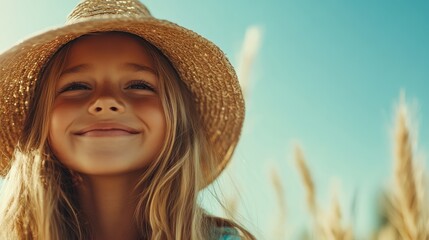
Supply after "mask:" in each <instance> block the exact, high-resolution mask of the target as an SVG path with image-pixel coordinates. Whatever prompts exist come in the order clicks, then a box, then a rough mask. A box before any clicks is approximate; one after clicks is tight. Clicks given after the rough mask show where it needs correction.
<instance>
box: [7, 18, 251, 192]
mask: <svg viewBox="0 0 429 240" xmlns="http://www.w3.org/2000/svg"><path fill="white" fill-rule="evenodd" d="M108 31H121V32H128V33H132V34H135V35H138V36H140V37H142V38H144V39H145V40H147V41H148V42H150V43H151V44H153V45H154V46H155V47H157V48H158V49H159V50H160V51H161V52H162V53H163V54H164V55H165V56H166V57H167V58H168V59H169V60H170V62H171V63H172V64H173V66H174V68H175V69H176V71H177V72H178V74H179V76H180V78H181V80H182V81H183V82H184V83H185V84H186V85H187V86H188V88H189V89H190V90H191V92H192V93H193V95H194V97H195V103H196V104H197V112H198V114H199V115H200V118H201V121H202V124H203V127H204V129H205V132H206V134H207V138H208V140H209V142H210V144H212V146H213V147H214V151H215V154H216V155H217V157H218V158H217V161H218V162H217V163H215V164H213V165H215V166H216V169H213V170H208V169H204V171H205V172H204V176H206V179H205V180H206V185H208V184H209V183H211V182H212V181H213V180H214V179H215V178H216V177H217V176H218V175H219V174H220V173H221V172H222V170H223V169H224V168H225V166H226V165H227V163H228V162H229V160H230V158H231V156H232V154H233V152H234V149H235V147H236V145H237V142H238V139H239V136H240V133H241V128H242V125H243V120H244V100H243V96H242V92H241V88H240V86H239V82H238V80H237V76H236V74H235V71H234V69H233V67H232V66H231V64H230V63H229V61H228V59H227V58H226V56H225V54H224V53H223V52H222V51H221V50H220V49H219V48H218V47H217V46H216V45H214V44H213V43H211V42H210V41H208V40H207V39H205V38H203V37H201V36H200V35H198V34H197V33H195V32H193V31H191V30H188V29H186V28H183V27H181V26H178V25H176V24H174V23H171V22H169V21H166V20H158V19H155V18H149V17H148V18H143V19H135V18H116V19H115V18H111V17H109V18H102V17H100V18H98V19H91V20H90V21H85V19H83V20H82V21H79V22H75V23H73V24H69V25H65V26H63V27H60V28H57V29H53V30H50V31H47V32H45V33H42V34H39V35H37V36H34V37H31V38H29V39H27V40H25V41H23V42H21V43H19V44H18V45H16V46H14V47H12V48H11V49H9V50H7V51H6V52H4V53H2V54H1V55H0V114H1V115H0V125H1V126H2V128H1V130H0V138H1V147H0V148H1V159H0V173H1V175H3V176H4V175H5V174H7V172H8V170H9V168H10V163H9V161H10V159H11V156H12V154H13V151H14V147H15V146H16V144H17V142H18V139H19V136H20V135H21V131H22V127H23V124H24V120H25V117H26V115H27V112H28V104H29V101H30V96H31V95H32V94H33V91H34V85H35V82H36V80H37V76H38V75H39V72H40V70H41V69H42V67H43V66H44V64H45V63H46V62H47V61H48V59H49V58H50V57H51V56H52V55H53V54H54V53H55V52H56V51H57V50H58V49H59V48H60V47H61V46H63V45H64V44H66V43H67V42H69V41H71V40H74V39H76V38H78V37H80V36H82V35H85V34H87V33H91V32H108ZM201 164H202V166H203V167H204V166H207V164H206V163H204V162H202V163H201Z"/></svg>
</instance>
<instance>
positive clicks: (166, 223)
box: [0, 32, 254, 240]
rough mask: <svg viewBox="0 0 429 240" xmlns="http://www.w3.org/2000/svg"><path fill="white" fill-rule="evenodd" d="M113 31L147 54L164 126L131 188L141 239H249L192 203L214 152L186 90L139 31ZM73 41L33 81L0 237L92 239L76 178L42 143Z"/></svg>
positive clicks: (0, 200)
mask: <svg viewBox="0 0 429 240" xmlns="http://www.w3.org/2000/svg"><path fill="white" fill-rule="evenodd" d="M93 34H104V33H91V34H90V35H93ZM116 34H126V35H128V36H132V37H133V38H135V39H138V41H140V42H141V44H142V45H143V46H144V47H145V49H146V50H147V51H148V52H149V54H150V55H151V57H152V59H153V61H154V63H155V70H156V72H157V75H158V78H159V84H160V88H159V89H160V96H161V102H162V105H163V109H164V114H165V117H166V123H167V124H166V128H167V129H166V136H165V139H166V140H165V144H164V146H162V149H161V153H160V154H159V156H158V158H157V159H156V161H153V162H152V163H151V164H150V165H149V166H148V168H147V170H146V171H144V173H142V175H141V177H140V179H139V182H138V184H137V185H136V186H135V187H134V190H135V191H136V192H137V194H138V197H139V198H138V202H137V206H136V209H135V212H134V218H135V219H134V221H135V223H136V225H137V227H138V231H139V236H140V237H141V238H142V239H153V240H155V239H158V240H160V239H169V240H170V239H171V240H172V239H211V238H215V237H216V236H213V231H212V229H213V227H216V226H219V225H224V226H228V227H234V228H236V229H237V230H239V231H240V232H241V234H242V236H243V237H244V239H254V237H253V236H252V235H251V234H250V233H248V232H247V231H246V230H245V229H244V228H242V227H241V226H240V225H238V224H237V223H235V222H233V221H230V220H226V219H221V218H217V217H214V216H210V215H209V214H207V213H206V212H205V211H204V210H203V209H202V208H201V207H200V206H199V205H198V202H197V195H198V192H199V190H200V189H201V188H202V187H203V186H204V185H205V184H206V183H205V178H204V174H203V169H211V168H213V167H214V166H211V165H210V164H211V163H213V162H215V161H214V159H215V158H216V157H217V156H216V155H215V154H214V153H213V150H212V148H211V146H210V144H209V142H208V140H207V139H208V138H207V136H206V135H205V132H204V129H203V127H202V125H201V123H200V118H199V116H198V114H197V111H196V109H195V102H194V98H193V96H192V93H191V92H190V91H189V90H188V88H187V87H186V86H185V84H184V83H183V82H182V81H181V80H180V78H179V76H178V74H177V73H176V71H175V69H174V68H173V66H172V64H171V63H170V62H169V60H168V59H167V58H166V57H165V56H164V55H163V54H162V53H161V52H160V51H159V50H158V49H157V48H155V47H154V46H152V45H151V44H149V43H148V42H146V41H145V40H143V39H142V38H140V37H138V36H135V35H132V34H128V33H117V32H116ZM74 41H76V40H73V41H71V42H69V43H67V44H66V45H64V46H63V47H61V48H60V49H59V50H58V51H57V52H56V53H55V54H54V55H53V57H51V59H50V60H49V61H48V62H47V64H46V65H45V66H44V68H43V69H42V71H41V73H40V76H39V81H37V83H36V86H35V90H34V95H33V97H32V99H31V101H30V105H29V112H28V116H27V118H26V121H25V124H24V128H23V132H22V136H21V138H20V139H19V143H18V145H17V146H16V149H15V153H14V156H13V157H12V159H11V169H10V171H9V172H8V174H7V175H6V177H5V179H4V182H3V186H2V190H1V193H0V229H1V231H0V239H91V232H90V227H89V223H88V221H87V219H86V218H85V216H83V214H82V212H81V209H80V206H79V203H78V201H77V191H76V184H78V183H76V182H75V181H74V177H73V174H72V173H71V171H70V170H69V169H67V168H66V167H65V166H64V165H62V164H61V162H60V161H59V160H58V159H56V157H55V155H54V154H53V153H52V151H51V150H50V147H49V142H48V133H49V125H50V124H49V119H50V113H51V109H52V105H53V102H54V98H55V90H54V89H55V82H56V80H57V79H58V78H59V76H60V73H61V72H62V70H63V69H64V63H65V60H66V58H67V55H68V52H69V49H70V46H71V45H72V44H73V42H74ZM203 165H204V166H203Z"/></svg>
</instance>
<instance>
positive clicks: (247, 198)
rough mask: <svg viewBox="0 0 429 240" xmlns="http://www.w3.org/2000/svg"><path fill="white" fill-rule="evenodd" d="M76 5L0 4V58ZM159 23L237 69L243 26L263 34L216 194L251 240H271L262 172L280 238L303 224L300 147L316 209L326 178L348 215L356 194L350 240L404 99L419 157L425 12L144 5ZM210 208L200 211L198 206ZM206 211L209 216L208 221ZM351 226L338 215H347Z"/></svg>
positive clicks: (220, 1) (383, 163) (361, 226)
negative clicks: (189, 34) (232, 205)
mask: <svg viewBox="0 0 429 240" xmlns="http://www.w3.org/2000/svg"><path fill="white" fill-rule="evenodd" d="M77 2H78V1H76V0H73V1H72V0H69V1H58V0H39V1H37V4H36V3H35V1H31V0H19V1H6V0H0V16H2V18H1V19H2V21H1V22H0V29H1V32H2V33H1V36H0V52H2V51H4V50H5V49H7V48H9V47H10V46H12V45H13V44H14V43H16V42H17V41H19V40H21V39H23V38H26V37H27V36H31V35H33V34H34V33H37V32H41V31H43V30H46V29H49V28H51V27H53V26H59V25H61V24H62V23H63V22H64V20H65V16H66V15H67V14H68V13H69V12H70V11H71V10H72V8H73V7H74V5H75V4H76V3H77ZM144 3H145V4H146V5H147V6H148V8H149V9H150V10H151V12H152V14H153V15H155V16H156V17H158V18H164V19H168V20H171V21H173V22H176V23H178V24H179V25H182V26H184V27H187V28H190V29H192V30H194V31H196V32H198V33H200V34H201V35H203V36H205V37H207V38H208V39H210V40H212V41H213V42H215V43H216V44H217V45H219V46H220V47H221V48H222V49H223V50H224V51H225V53H226V54H227V55H228V56H229V58H230V60H231V62H232V63H233V64H234V65H236V64H237V62H238V54H239V52H240V48H241V44H242V42H243V38H244V34H245V31H246V29H247V28H248V27H249V26H253V25H257V26H259V27H260V28H262V30H263V38H262V45H261V48H260V50H259V53H258V55H257V58H256V59H255V62H254V64H253V69H252V71H251V74H252V75H251V79H250V80H251V88H250V94H249V95H248V99H247V105H246V106H247V113H246V121H245V127H244V130H243V134H242V138H241V142H240V144H239V146H238V149H237V151H236V153H235V155H234V159H233V161H232V164H231V165H230V169H228V171H227V174H225V175H224V176H222V179H221V181H220V183H219V186H220V187H221V188H222V189H225V195H226V196H230V195H231V194H232V193H233V192H235V190H232V189H233V188H232V187H231V183H230V181H229V179H230V178H234V179H236V180H235V184H236V185H237V186H238V188H239V189H240V190H241V192H240V195H241V200H240V203H239V204H240V208H239V209H240V212H241V213H242V214H243V215H244V217H245V219H247V220H245V224H246V225H247V226H249V228H251V229H252V231H254V232H255V233H256V234H257V236H259V237H260V238H267V239H269V238H270V234H271V232H272V230H273V228H274V227H273V225H274V224H275V223H276V221H277V215H278V211H277V209H278V207H277V202H276V199H275V193H274V190H273V187H272V185H271V184H270V178H269V174H270V169H271V168H276V169H277V170H278V171H279V172H280V174H281V178H282V182H283V185H284V188H285V194H286V204H287V229H288V230H289V232H290V236H295V235H296V234H297V232H298V230H300V229H302V228H303V227H304V226H305V223H306V222H309V221H308V219H309V217H308V214H307V209H306V205H305V193H304V190H303V186H302V184H301V181H300V178H299V175H298V173H297V170H296V168H295V165H294V164H293V161H292V159H293V158H292V156H293V154H292V143H293V142H294V141H298V142H299V143H301V145H302V147H303V149H304V151H305V154H306V156H307V160H308V163H309V167H310V169H311V171H312V173H313V176H314V178H315V183H316V187H317V194H318V198H319V202H320V204H321V205H322V207H324V208H326V204H327V203H329V201H330V194H329V191H330V185H331V183H332V181H333V180H332V179H333V178H335V179H338V181H339V182H340V183H341V193H342V194H341V204H342V207H343V208H345V209H347V210H346V211H349V209H350V206H351V196H352V194H353V193H354V192H356V193H357V195H356V196H357V198H356V200H357V202H356V207H357V217H356V218H357V219H356V221H357V222H356V223H355V228H357V229H356V231H357V232H358V234H360V235H363V234H366V232H367V231H369V230H370V229H371V227H372V226H373V222H372V221H373V216H374V212H375V204H376V193H377V192H379V191H380V189H381V187H383V186H385V185H386V184H387V183H388V181H389V179H390V172H391V159H392V154H391V137H390V128H391V126H392V121H393V119H392V116H393V109H394V108H393V106H394V103H395V102H396V101H397V100H398V98H399V92H400V89H404V90H405V92H406V96H407V99H408V100H409V102H414V103H415V105H414V106H415V109H416V110H415V115H416V119H417V120H418V122H419V123H420V124H419V149H420V151H421V152H423V153H425V152H426V149H427V148H428V146H429V137H428V136H429V128H428V127H426V126H427V125H428V124H429V120H428V118H429V95H428V94H425V93H426V92H427V88H428V86H429V84H428V81H429V66H428V63H429V25H428V24H427V23H428V22H429V15H428V14H427V13H428V12H429V4H428V3H426V2H423V1H415V2H409V1H399V0H393V1H382V0H380V1H369V0H362V1H333V0H328V1H309V0H300V1H286V0H284V1H283V0H282V1H280V0H268V1H253V2H249V1H245V0H235V1H226V0H216V1H213V0H207V1H196V0H183V1H180V3H179V2H178V1H173V0H156V1H155V0H147V1H144ZM207 204H208V203H207ZM214 211H216V210H214ZM345 217H346V218H347V220H350V217H349V216H348V215H346V216H345Z"/></svg>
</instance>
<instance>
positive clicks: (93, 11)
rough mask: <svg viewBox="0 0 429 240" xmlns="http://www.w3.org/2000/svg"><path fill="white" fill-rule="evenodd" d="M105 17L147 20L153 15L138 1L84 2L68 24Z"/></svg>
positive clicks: (71, 15)
mask: <svg viewBox="0 0 429 240" xmlns="http://www.w3.org/2000/svg"><path fill="white" fill-rule="evenodd" d="M104 17H108V18H112V17H114V18H145V17H152V15H151V14H150V12H149V10H148V9H147V8H146V6H144V5H143V4H142V3H141V2H140V1H138V0H83V1H82V2H81V3H79V4H78V5H77V6H76V7H75V8H74V9H73V11H72V12H71V13H70V15H69V16H68V18H67V23H68V24H71V23H74V22H79V21H82V20H86V19H88V18H104Z"/></svg>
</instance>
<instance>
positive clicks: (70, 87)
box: [58, 82, 91, 93]
mask: <svg viewBox="0 0 429 240" xmlns="http://www.w3.org/2000/svg"><path fill="white" fill-rule="evenodd" d="M78 90H91V88H90V87H89V86H88V84H86V83H81V82H72V83H69V84H67V85H65V86H64V87H62V88H61V89H60V90H59V91H58V93H63V92H68V91H78Z"/></svg>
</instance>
